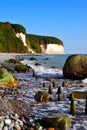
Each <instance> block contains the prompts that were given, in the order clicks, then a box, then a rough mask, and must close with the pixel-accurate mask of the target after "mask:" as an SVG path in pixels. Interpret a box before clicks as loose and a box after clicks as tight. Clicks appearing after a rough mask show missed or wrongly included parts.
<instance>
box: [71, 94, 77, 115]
mask: <svg viewBox="0 0 87 130" xmlns="http://www.w3.org/2000/svg"><path fill="white" fill-rule="evenodd" d="M70 114H72V115H73V116H74V115H75V114H76V105H75V101H74V96H73V94H72V95H71V104H70Z"/></svg>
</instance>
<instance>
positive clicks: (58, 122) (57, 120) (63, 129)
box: [38, 113, 71, 130]
mask: <svg viewBox="0 0 87 130" xmlns="http://www.w3.org/2000/svg"><path fill="white" fill-rule="evenodd" d="M38 122H39V123H40V125H42V126H43V127H47V128H49V127H52V128H58V129H60V130H69V128H70V126H71V119H70V117H69V116H68V115H66V114H64V113H56V114H52V115H50V116H45V117H42V118H41V119H39V120H38Z"/></svg>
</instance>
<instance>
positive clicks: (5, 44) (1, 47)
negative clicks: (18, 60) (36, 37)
mask: <svg viewBox="0 0 87 130" xmlns="http://www.w3.org/2000/svg"><path fill="white" fill-rule="evenodd" d="M16 32H23V33H24V32H25V28H23V27H22V26H21V25H17V24H10V23H9V22H5V23H2V22H0V52H20V53H22V52H26V50H27V48H26V47H25V46H24V45H23V42H22V40H20V38H17V37H16V35H15V33H16Z"/></svg>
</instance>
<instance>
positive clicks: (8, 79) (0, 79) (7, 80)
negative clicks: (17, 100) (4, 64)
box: [0, 68, 18, 88]
mask: <svg viewBox="0 0 87 130" xmlns="http://www.w3.org/2000/svg"><path fill="white" fill-rule="evenodd" d="M0 87H2V88H11V87H12V88H16V87H18V83H17V82H16V80H15V79H14V77H13V76H12V74H11V73H9V72H8V71H7V70H6V69H5V68H0Z"/></svg>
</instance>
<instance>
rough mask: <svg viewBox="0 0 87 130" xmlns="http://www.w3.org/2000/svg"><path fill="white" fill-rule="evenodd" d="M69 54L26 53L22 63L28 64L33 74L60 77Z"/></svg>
mask: <svg viewBox="0 0 87 130" xmlns="http://www.w3.org/2000/svg"><path fill="white" fill-rule="evenodd" d="M69 55H70V54H54V55H51V54H50V55H44V54H42V55H39V54H38V55H27V56H24V59H25V60H24V61H23V64H27V65H29V66H30V67H31V68H32V69H34V70H35V74H36V75H37V76H39V77H54V78H60V77H61V78H62V77H63V73H62V69H63V66H64V63H65V61H66V59H67V58H68V57H69ZM32 57H33V58H34V59H35V60H30V59H31V58H32Z"/></svg>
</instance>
